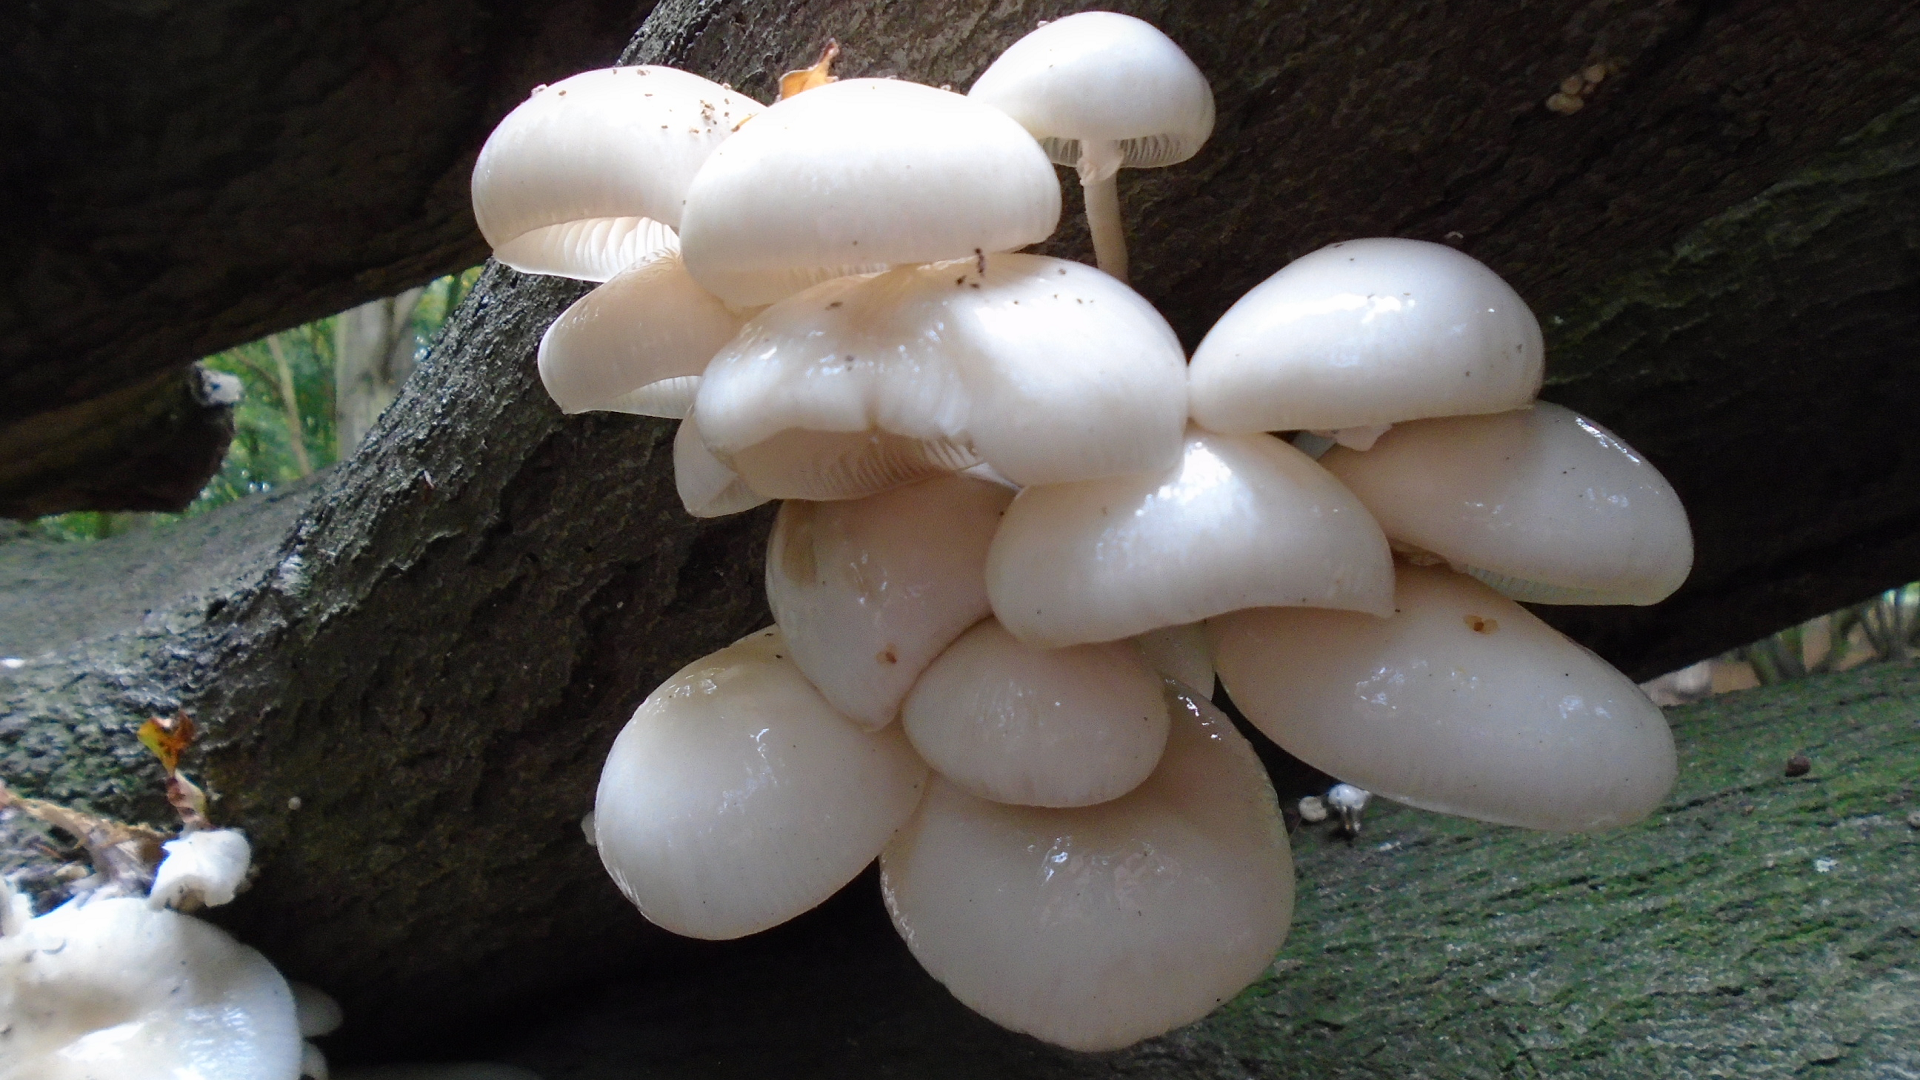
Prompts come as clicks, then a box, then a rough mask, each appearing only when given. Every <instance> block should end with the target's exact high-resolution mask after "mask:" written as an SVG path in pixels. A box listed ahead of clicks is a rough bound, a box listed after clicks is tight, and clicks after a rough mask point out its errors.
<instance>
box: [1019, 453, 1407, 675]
mask: <svg viewBox="0 0 1920 1080" xmlns="http://www.w3.org/2000/svg"><path fill="white" fill-rule="evenodd" d="M987 595H988V597H989V598H991V599H992V601H993V612H994V614H995V615H996V616H998V617H999V619H1000V621H1001V623H1003V624H1004V625H1005V626H1006V628H1007V629H1008V630H1010V631H1012V632H1013V634H1014V636H1015V637H1018V638H1019V639H1020V640H1022V641H1025V642H1028V643H1030V644H1036V645H1046V646H1053V647H1058V646H1062V645H1074V644H1079V643H1081V642H1088V641H1112V640H1115V639H1118V638H1124V637H1132V636H1134V635H1136V634H1142V633H1145V632H1147V631H1149V630H1154V629H1158V628H1161V627H1167V626H1176V625H1179V624H1182V623H1190V622H1194V621H1196V620H1199V619H1203V618H1206V617H1208V616H1211V615H1218V614H1220V613H1222V612H1226V611H1234V610H1237V609H1239V608H1247V607H1260V606H1264V605H1278V604H1303V605H1311V606H1315V607H1332V608H1344V609H1349V610H1356V611H1367V612H1372V613H1374V614H1378V615H1384V614H1386V613H1387V612H1388V611H1390V610H1391V608H1392V596H1393V562H1392V557H1391V556H1390V555H1389V554H1388V551H1387V539H1386V537H1385V536H1382V535H1381V533H1380V527H1379V526H1378V525H1375V524H1374V523H1373V518H1372V517H1370V516H1368V514H1367V512H1366V509H1365V508H1364V507H1362V506H1361V505H1360V502H1359V500H1358V499H1355V498H1354V497H1353V495H1352V494H1351V493H1350V492H1348V491H1347V489H1346V488H1343V487H1341V486H1340V483H1339V481H1337V480H1335V479H1334V478H1333V477H1331V476H1329V475H1327V472H1326V470H1324V469H1322V468H1320V466H1318V465H1316V464H1314V463H1313V461H1312V459H1310V458H1308V457H1307V456H1306V455H1305V454H1303V453H1301V452H1300V451H1298V450H1295V449H1294V448H1293V447H1291V446H1288V445H1287V444H1286V443H1284V442H1281V441H1280V440H1279V439H1276V438H1274V437H1272V436H1270V435H1219V434H1215V433H1213V432H1209V431H1202V430H1200V429H1198V428H1189V429H1188V431H1187V437H1186V445H1185V448H1184V453H1183V455H1182V458H1181V462H1180V464H1179V465H1176V466H1175V467H1174V468H1172V469H1170V470H1168V471H1165V472H1161V473H1147V474H1143V475H1137V476H1119V477H1112V478H1109V479H1105V480H1089V481H1085V482H1082V483H1077V484H1053V485H1049V486H1046V487H1030V488H1027V489H1025V490H1023V491H1022V492H1020V494H1019V496H1017V497H1016V498H1015V499H1014V501H1013V505H1012V506H1010V507H1008V508H1007V515H1006V518H1005V520H1004V521H1002V522H1001V525H1000V531H999V533H997V534H996V535H995V536H994V540H993V546H992V547H991V548H990V549H988V552H987Z"/></svg>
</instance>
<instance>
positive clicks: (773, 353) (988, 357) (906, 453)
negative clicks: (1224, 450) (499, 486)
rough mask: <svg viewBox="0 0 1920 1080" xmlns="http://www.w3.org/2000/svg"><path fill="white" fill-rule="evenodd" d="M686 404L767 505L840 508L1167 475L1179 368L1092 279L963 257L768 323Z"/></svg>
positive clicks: (1027, 258)
mask: <svg viewBox="0 0 1920 1080" xmlns="http://www.w3.org/2000/svg"><path fill="white" fill-rule="evenodd" d="M820 92H822V91H809V92H808V96H811V95H812V94H814V93H820ZM696 400H697V408H698V410H699V413H700V427H701V434H702V437H703V438H704V439H705V440H706V442H707V445H708V447H709V448H710V449H711V450H713V451H714V453H715V455H716V456H717V457H718V458H719V459H720V460H722V461H726V462H729V463H730V464H731V466H732V467H733V469H734V471H736V472H738V473H739V474H740V475H741V476H742V477H743V478H744V479H745V480H746V482H747V483H748V484H749V485H750V486H752V487H753V488H754V489H755V490H756V491H762V492H765V493H766V494H768V495H771V496H774V497H775V498H793V499H841V498H857V497H860V496H863V495H869V494H872V493H874V492H876V491H883V490H885V489H887V488H889V487H895V486H898V485H900V484H902V483H909V482H912V481H914V480H917V479H922V478H924V477H926V476H929V475H933V474H936V473H940V472H951V471H954V470H957V469H962V468H966V467H968V466H970V465H973V464H975V463H977V462H985V463H986V464H988V465H990V466H992V467H993V468H994V469H995V470H996V471H997V472H998V473H999V474H1000V475H1002V476H1004V477H1006V478H1007V479H1008V480H1009V481H1011V482H1012V483H1015V484H1021V485H1032V484H1057V483H1063V482H1068V481H1073V480H1085V479H1090V478H1094V477H1100V476H1112V475H1121V474H1128V473H1138V472H1143V471H1148V470H1156V469H1161V468H1164V467H1166V466H1168V465H1170V464H1172V463H1173V462H1174V461H1176V460H1177V459H1178V455H1179V452H1180V438H1181V432H1182V430H1183V429H1184V427H1185V424H1186V412H1187V404H1186V400H1187V399H1186V362H1185V358H1184V356H1183V355H1182V353H1181V350H1180V343H1179V339H1178V338H1176V337H1175V336H1174V333H1173V330H1172V328H1171V327H1169V326H1168V325H1167V323H1166V320H1165V319H1163V318H1161V317H1160V314H1159V313H1158V312H1157V311H1155V310H1154V309H1153V306H1152V305H1151V304H1149V303H1147V301H1146V300H1145V299H1144V298H1142V297H1141V296H1140V295H1139V294H1138V293H1135V292H1134V291H1133V290H1131V289H1129V288H1127V287H1126V286H1125V285H1122V284H1120V283H1119V282H1117V281H1114V280H1113V279H1112V278H1110V277H1108V276H1106V275H1105V274H1102V273H1100V272H1098V271H1096V270H1092V269H1089V268H1087V267H1085V266H1082V265H1080V264H1078V263H1072V262H1067V261H1065V260H1062V259H1053V258H1047V257H1044V256H1038V255H980V256H978V257H974V258H967V259H961V260H958V261H950V262H941V263H934V264H931V265H926V266H916V267H910V268H902V269H899V270H894V271H891V272H889V273H885V274H881V275H878V276H875V277H849V278H842V279H838V280H835V281H830V282H827V283H825V284H822V285H818V286H816V287H814V288H811V289H808V290H807V291H806V292H803V293H801V294H799V295H798V296H794V297H791V298H789V299H787V300H785V301H782V302H781V303H778V304H775V305H773V306H772V307H770V308H768V309H767V310H766V311H764V312H761V313H760V314H759V315H758V316H756V317H755V318H754V319H753V320H752V321H751V322H749V323H748V324H747V325H746V326H745V328H743V329H742V331H741V333H740V335H739V336H738V337H736V338H734V339H733V340H732V341H731V342H729V343H727V345H726V346H725V347H724V348H722V349H721V350H720V351H719V352H718V353H717V354H716V355H715V356H714V357H713V360H712V362H711V363H710V364H709V365H708V366H707V369H706V372H705V374H704V375H703V376H702V377H701V381H700V389H699V395H698V398H697V399H696Z"/></svg>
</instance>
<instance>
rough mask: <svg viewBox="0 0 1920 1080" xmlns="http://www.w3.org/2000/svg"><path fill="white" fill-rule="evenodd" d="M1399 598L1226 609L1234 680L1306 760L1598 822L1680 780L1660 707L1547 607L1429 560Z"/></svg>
mask: <svg viewBox="0 0 1920 1080" xmlns="http://www.w3.org/2000/svg"><path fill="white" fill-rule="evenodd" d="M1394 607H1395V609H1396V611H1395V614H1394V615H1393V617H1392V618H1390V619H1375V618H1370V617H1367V616H1361V615H1350V614H1347V613H1345V612H1338V611H1313V610H1308V609H1281V608H1270V609H1264V610H1258V611H1237V612H1234V613H1233V614H1231V615H1225V616H1222V617H1220V618H1218V619H1214V620H1211V621H1210V623H1209V628H1210V629H1211V630H1212V631H1213V634H1214V644H1215V656H1216V659H1217V662H1218V663H1219V665H1220V679H1221V681H1222V682H1223V683H1224V684H1225V685H1226V688H1227V692H1228V693H1230V694H1232V695H1233V700H1234V703H1235V704H1237V705H1239V706H1240V708H1241V710H1242V711H1243V712H1245V713H1246V715H1247V719H1249V720H1251V721H1253V723H1254V725H1255V726H1256V727H1258V728H1259V729H1260V730H1261V731H1264V732H1266V733H1267V735H1268V736H1270V737H1271V738H1272V739H1273V740H1274V741H1275V742H1277V743H1279V744H1280V745H1281V746H1284V747H1286V748H1287V750H1288V751H1289V752H1291V753H1293V754H1294V755H1295V756H1297V757H1299V758H1300V759H1301V760H1302V761H1305V762H1307V763H1308V764H1310V765H1312V766H1314V767H1315V768H1317V769H1320V770H1322V771H1324V772H1327V773H1330V774H1332V775H1334V776H1338V777H1341V778H1343V779H1345V780H1347V781H1349V782H1350V783H1353V784H1357V785H1359V786H1360V787H1362V788H1365V789H1366V790H1368V791H1371V792H1374V793H1376V794H1379V795H1384V796H1386V797H1387V798H1390V799H1394V800H1396V801H1399V802H1403V803H1407V804H1410V805H1412V806H1419V807H1423V808H1425V809H1428V810H1437V811H1440V812H1441V813H1445V814H1459V815H1461V816H1463V817H1471V818H1479V819H1481V820H1483V821H1494V822H1499V823H1501V824H1505V825H1520V826H1524V827H1526V828H1531V829H1552V830H1555V831H1560V832H1584V831H1588V830H1594V829H1607V828H1613V827H1615V826H1619V825H1625V824H1627V823H1629V822H1633V821H1638V820H1639V819H1640V818H1642V817H1645V816H1646V815H1647V814H1648V813H1650V812H1652V810H1653V809H1654V807H1656V806H1658V805H1659V804H1660V800H1661V799H1663V798H1665V797H1666V794H1667V792H1668V791H1669V790H1671V789H1672V787H1673V781H1674V777H1675V775H1676V765H1675V761H1674V751H1673V736H1672V735H1671V734H1670V733H1669V732H1668V730H1667V724H1666V720H1665V719H1664V718H1663V717H1662V716H1661V715H1660V710H1659V708H1658V707H1656V706H1655V705H1654V704H1653V702H1651V701H1649V700H1647V696H1646V695H1645V694H1643V693H1641V692H1640V688H1639V687H1637V686H1635V685H1634V684H1633V681H1632V680H1630V679H1628V678H1627V677H1626V676H1625V675H1622V674H1620V673H1619V672H1618V671H1615V670H1614V669H1613V668H1612V667H1610V666H1608V665H1607V663H1606V662H1605V661H1603V660H1601V659H1600V658H1599V657H1596V656H1594V655H1593V654H1592V653H1590V652H1588V651H1587V650H1585V649H1583V648H1581V647H1580V646H1579V645H1576V644H1575V643H1573V642H1572V641H1569V640H1567V639H1566V638H1565V637H1563V636H1562V635H1561V634H1560V633H1559V632H1558V631H1556V630H1554V629H1553V628H1552V627H1550V626H1548V625H1547V624H1545V623H1543V622H1541V621H1540V620H1539V618H1538V617H1536V616H1535V615H1533V613H1531V612H1529V611H1527V610H1526V609H1525V608H1522V607H1521V606H1520V605H1518V604H1516V603H1514V602H1513V601H1511V600H1508V599H1507V598H1506V597H1503V596H1501V595H1499V594H1498V593H1496V592H1494V591H1493V590H1492V589H1489V588H1487V587H1486V586H1485V585H1482V584H1480V583H1479V582H1477V581H1475V580H1473V579H1472V578H1469V577H1467V576H1465V575H1463V574H1455V573H1452V572H1450V571H1447V570H1440V569H1434V568H1423V567H1413V566H1402V567H1401V568H1400V573H1399V587H1398V589H1397V590H1396V591H1395V594H1394Z"/></svg>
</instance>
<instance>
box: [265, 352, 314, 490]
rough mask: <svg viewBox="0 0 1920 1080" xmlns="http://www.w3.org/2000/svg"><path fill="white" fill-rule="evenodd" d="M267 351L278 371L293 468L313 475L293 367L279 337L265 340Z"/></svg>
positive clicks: (302, 474)
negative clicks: (295, 391)
mask: <svg viewBox="0 0 1920 1080" xmlns="http://www.w3.org/2000/svg"><path fill="white" fill-rule="evenodd" d="M267 351H269V352H271V353H272V354H273V363H274V366H275V367H277V368H279V369H280V402H281V404H282V405H284V406H285V407H286V412H287V435H288V438H287V442H288V443H289V444H290V445H291V447H292V448H293V463H294V467H295V468H297V469H299V470H300V475H301V476H312V475H313V459H311V458H309V457H308V456H307V437H306V432H305V430H304V429H303V428H302V427H301V424H300V402H299V400H298V399H297V398H296V397H295V396H294V389H293V365H292V364H291V363H289V362H288V361H287V351H286V350H285V349H284V348H282V347H281V346H280V335H278V334H275V335H273V336H271V337H269V338H267Z"/></svg>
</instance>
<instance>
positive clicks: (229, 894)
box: [147, 829, 253, 911]
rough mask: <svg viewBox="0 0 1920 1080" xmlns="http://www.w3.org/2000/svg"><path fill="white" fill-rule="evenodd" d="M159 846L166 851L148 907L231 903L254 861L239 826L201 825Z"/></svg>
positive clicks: (185, 907)
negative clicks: (220, 827)
mask: <svg viewBox="0 0 1920 1080" xmlns="http://www.w3.org/2000/svg"><path fill="white" fill-rule="evenodd" d="M160 846H161V847H162V848H163V849H165V850H166V853H167V854H166V857H165V858H163V859H161V860H160V865H159V867H157V868H156V869H155V870H154V872H153V887H152V888H151V889H149V890H147V906H148V907H155V908H158V907H167V906H172V907H176V908H180V909H181V910H183V911H191V910H193V909H194V908H197V907H200V906H201V905H203V904H204V905H206V906H208V907H218V906H219V905H221V904H226V903H231V902H232V900H233V896H234V893H235V892H237V891H238V890H239V888H240V886H241V885H242V884H243V883H245V881H246V879H247V867H248V866H250V865H251V864H252V862H253V848H252V846H251V845H249V844H248V843H247V837H246V834H244V833H242V832H240V830H238V829H201V830H200V831H198V832H191V833H187V834H185V835H183V836H181V837H180V838H178V839H176V840H169V841H167V842H166V843H164V844H162V845H160Z"/></svg>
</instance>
